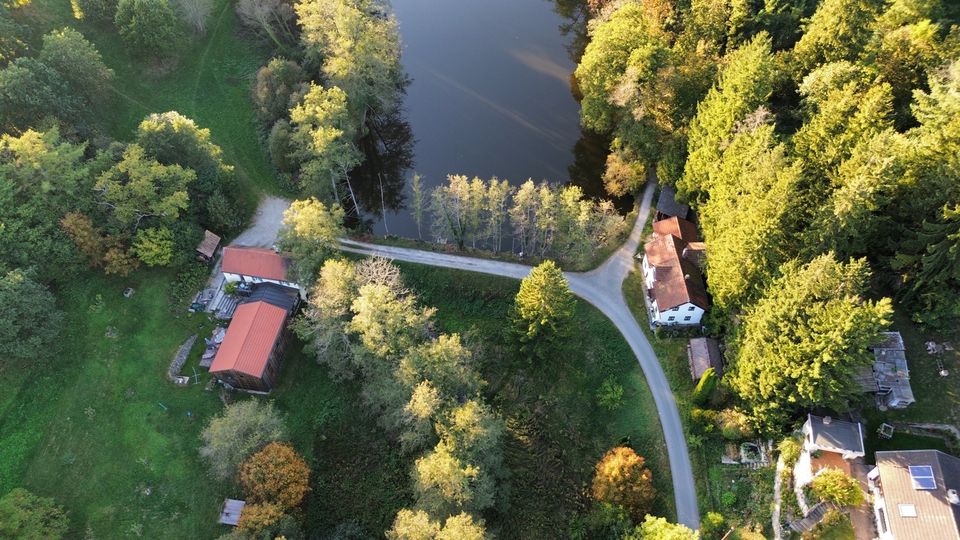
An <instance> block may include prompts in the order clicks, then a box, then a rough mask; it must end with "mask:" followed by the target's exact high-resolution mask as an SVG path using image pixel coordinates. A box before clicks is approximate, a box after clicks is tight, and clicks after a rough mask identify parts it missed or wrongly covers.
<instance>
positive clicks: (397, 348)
mask: <svg viewBox="0 0 960 540" xmlns="http://www.w3.org/2000/svg"><path fill="white" fill-rule="evenodd" d="M350 309H351V310H352V311H353V313H354V315H353V318H352V319H351V320H350V324H349V329H350V331H351V332H352V333H354V334H356V335H357V336H358V337H359V339H360V343H361V344H362V345H363V347H364V350H365V351H367V352H369V353H370V354H372V355H374V356H376V357H380V358H395V357H397V356H398V355H401V354H403V353H404V352H405V351H407V350H409V349H410V348H411V347H412V346H414V345H415V344H417V343H418V342H419V341H421V340H422V339H423V338H425V337H426V335H427V330H428V326H427V325H428V322H429V321H430V318H431V317H432V316H433V313H434V311H435V310H433V309H425V308H420V307H418V306H417V302H416V298H415V297H413V296H411V295H403V296H399V295H397V293H396V292H395V291H393V290H391V289H390V288H389V287H387V286H386V285H380V284H366V285H363V286H361V287H360V291H359V293H358V295H357V297H356V298H355V299H354V301H353V303H352V304H351V308H350Z"/></svg>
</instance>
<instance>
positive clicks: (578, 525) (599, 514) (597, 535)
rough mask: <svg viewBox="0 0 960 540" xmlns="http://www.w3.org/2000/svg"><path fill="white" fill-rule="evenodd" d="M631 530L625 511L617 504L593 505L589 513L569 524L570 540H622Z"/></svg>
mask: <svg viewBox="0 0 960 540" xmlns="http://www.w3.org/2000/svg"><path fill="white" fill-rule="evenodd" d="M632 528H633V523H632V522H631V520H630V516H629V515H627V511H626V510H624V509H623V507H622V506H620V505H618V504H610V503H594V504H593V505H592V506H591V508H590V512H588V513H587V514H585V515H581V516H577V517H575V518H574V519H573V520H571V522H570V538H571V540H623V537H624V536H626V534H627V533H628V532H630V530H631V529H632Z"/></svg>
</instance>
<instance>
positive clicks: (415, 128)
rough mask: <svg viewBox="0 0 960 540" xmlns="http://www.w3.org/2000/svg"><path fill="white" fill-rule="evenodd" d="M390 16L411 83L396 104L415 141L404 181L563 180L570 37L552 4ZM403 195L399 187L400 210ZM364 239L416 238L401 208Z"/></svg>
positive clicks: (493, 4) (446, 6)
mask: <svg viewBox="0 0 960 540" xmlns="http://www.w3.org/2000/svg"><path fill="white" fill-rule="evenodd" d="M393 8H394V11H395V12H396V16H397V19H398V21H399V23H400V33H401V36H402V40H403V46H404V48H403V57H402V63H403V66H404V68H405V70H406V72H407V75H408V76H409V77H410V79H411V82H410V84H409V85H408V86H407V89H406V96H405V97H404V100H403V118H404V119H405V120H406V122H407V123H408V124H409V127H410V128H411V130H412V134H413V137H414V139H415V142H414V143H413V147H412V148H413V165H412V167H411V168H410V169H409V170H408V171H406V173H405V175H404V176H405V177H406V178H407V179H409V178H410V177H412V175H413V173H414V172H417V173H419V174H421V175H422V177H423V182H424V187H425V190H424V191H425V192H429V191H430V189H431V188H432V187H433V186H436V185H438V184H441V183H443V182H445V180H446V176H447V175H448V174H465V175H468V176H471V177H472V176H479V177H481V178H490V177H492V176H497V177H499V178H502V179H508V180H510V181H511V183H512V184H514V185H516V184H519V183H521V182H523V181H525V180H526V179H527V178H533V179H534V180H549V181H551V182H567V181H568V180H569V179H570V171H569V169H570V166H571V164H573V163H574V156H575V152H574V147H575V146H576V145H577V143H578V140H580V139H581V132H580V125H579V109H580V107H579V104H578V103H577V101H576V100H575V99H574V96H573V94H572V93H571V87H570V75H571V73H573V70H574V69H575V67H576V65H575V63H574V61H573V60H572V59H571V54H570V52H569V48H570V45H571V41H572V40H573V37H572V35H564V32H562V31H561V27H563V26H564V25H566V24H568V23H569V22H570V20H569V19H565V18H564V17H561V16H560V15H558V14H557V13H556V11H555V3H554V2H552V1H548V0H394V1H393ZM587 142H588V143H589V141H587ZM588 146H589V144H588ZM602 146H603V145H600V148H602ZM579 147H580V149H581V150H583V149H584V141H581V143H580V145H579ZM581 153H583V152H581ZM600 159H602V156H601V158H600ZM581 161H583V160H582V159H581ZM587 161H589V159H587ZM409 189H410V188H409V182H406V187H405V188H404V192H405V194H406V198H407V201H408V202H409V200H410V198H411V197H410V191H409ZM588 191H591V190H588ZM387 206H388V207H389V204H388V205H387ZM374 231H375V232H376V233H378V234H383V233H384V232H387V231H388V232H389V233H390V234H395V235H400V236H412V237H416V225H415V224H414V222H413V219H412V217H411V215H410V210H409V204H406V205H405V206H404V207H402V208H399V209H398V210H394V211H391V210H389V208H388V210H387V212H386V227H384V221H383V220H379V221H377V222H375V224H374ZM424 232H426V231H424Z"/></svg>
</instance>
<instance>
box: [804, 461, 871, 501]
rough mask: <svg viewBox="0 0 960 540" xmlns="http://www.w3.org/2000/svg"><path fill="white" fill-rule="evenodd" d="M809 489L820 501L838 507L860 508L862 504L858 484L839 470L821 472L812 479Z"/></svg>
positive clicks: (862, 498)
mask: <svg viewBox="0 0 960 540" xmlns="http://www.w3.org/2000/svg"><path fill="white" fill-rule="evenodd" d="M810 489H811V490H812V491H813V494H814V495H816V496H817V497H818V498H819V499H820V500H823V501H828V502H833V503H836V504H839V505H840V506H860V505H861V504H863V502H864V496H863V490H861V489H860V483H859V482H857V480H856V479H855V478H852V477H851V476H849V475H848V474H847V473H845V472H843V471H841V470H840V469H827V470H825V471H822V472H821V473H820V474H818V475H817V476H816V477H814V479H813V482H811V483H810Z"/></svg>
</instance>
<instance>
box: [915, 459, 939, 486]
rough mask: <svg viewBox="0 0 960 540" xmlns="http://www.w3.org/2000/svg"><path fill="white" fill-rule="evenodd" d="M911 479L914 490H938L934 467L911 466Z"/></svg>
mask: <svg viewBox="0 0 960 540" xmlns="http://www.w3.org/2000/svg"><path fill="white" fill-rule="evenodd" d="M910 479H911V480H913V489H937V481H936V479H934V477H933V467H931V466H929V465H911V466H910Z"/></svg>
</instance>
